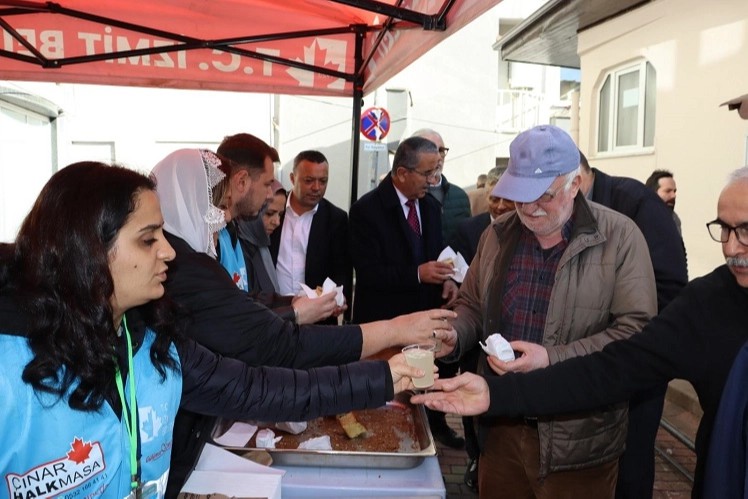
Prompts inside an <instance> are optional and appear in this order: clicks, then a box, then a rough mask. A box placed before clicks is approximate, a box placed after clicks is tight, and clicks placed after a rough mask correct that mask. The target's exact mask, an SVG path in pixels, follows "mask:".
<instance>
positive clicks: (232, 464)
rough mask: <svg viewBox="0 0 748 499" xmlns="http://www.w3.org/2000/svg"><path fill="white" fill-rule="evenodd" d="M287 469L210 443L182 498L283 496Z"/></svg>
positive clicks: (272, 498)
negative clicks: (283, 482) (275, 467)
mask: <svg viewBox="0 0 748 499" xmlns="http://www.w3.org/2000/svg"><path fill="white" fill-rule="evenodd" d="M284 473H285V471H283V470H278V469H274V468H269V467H267V466H262V465H260V464H257V463H253V462H252V461H249V460H247V459H244V458H241V457H239V456H237V455H235V454H232V453H231V452H228V451H225V450H223V449H221V448H219V447H216V446H214V445H211V444H206V445H205V447H204V448H203V451H202V453H201V454H200V460H199V461H198V462H197V466H196V467H195V471H193V472H192V474H190V477H189V478H188V479H187V483H185V484H184V487H182V491H181V493H180V494H179V497H180V498H188V497H189V498H194V497H208V496H212V495H213V494H224V495H226V496H228V497H267V498H268V499H281V479H282V478H283V474H284Z"/></svg>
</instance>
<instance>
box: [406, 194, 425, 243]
mask: <svg viewBox="0 0 748 499" xmlns="http://www.w3.org/2000/svg"><path fill="white" fill-rule="evenodd" d="M405 206H407V207H408V225H410V228H411V229H413V232H415V233H416V234H418V235H419V236H420V235H421V224H420V223H419V222H418V213H416V201H415V199H408V200H407V201H406V202H405Z"/></svg>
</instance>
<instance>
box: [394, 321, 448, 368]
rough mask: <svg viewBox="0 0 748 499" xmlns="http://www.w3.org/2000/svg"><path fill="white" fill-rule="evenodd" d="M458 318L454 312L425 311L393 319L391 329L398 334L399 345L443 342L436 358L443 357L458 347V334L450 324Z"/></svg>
mask: <svg viewBox="0 0 748 499" xmlns="http://www.w3.org/2000/svg"><path fill="white" fill-rule="evenodd" d="M456 317H457V314H456V313H455V312H453V311H452V310H443V309H432V310H424V311H423V312H413V313H411V314H405V315H399V316H397V317H395V318H394V319H391V327H393V328H394V329H395V331H396V332H397V336H398V337H397V344H399V345H412V344H414V343H436V342H437V341H439V340H441V341H442V348H441V350H440V351H439V352H436V356H437V357H443V356H444V355H447V354H449V353H451V352H452V350H453V349H454V348H455V345H457V332H456V331H455V330H454V328H453V327H452V323H451V322H450V321H451V320H453V319H455V318H456Z"/></svg>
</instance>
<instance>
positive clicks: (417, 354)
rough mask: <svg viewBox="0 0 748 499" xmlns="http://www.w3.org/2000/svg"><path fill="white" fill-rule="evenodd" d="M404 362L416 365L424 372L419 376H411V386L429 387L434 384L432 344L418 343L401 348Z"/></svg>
mask: <svg viewBox="0 0 748 499" xmlns="http://www.w3.org/2000/svg"><path fill="white" fill-rule="evenodd" d="M403 355H405V362H407V363H408V365H409V366H412V367H417V368H418V369H421V370H423V372H424V373H425V374H424V375H423V376H421V377H420V378H413V386H415V387H416V388H429V387H430V386H433V384H434V345H433V344H431V343H419V344H415V345H408V346H407V347H405V348H403Z"/></svg>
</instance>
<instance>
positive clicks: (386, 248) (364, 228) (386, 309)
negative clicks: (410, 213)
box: [350, 175, 444, 324]
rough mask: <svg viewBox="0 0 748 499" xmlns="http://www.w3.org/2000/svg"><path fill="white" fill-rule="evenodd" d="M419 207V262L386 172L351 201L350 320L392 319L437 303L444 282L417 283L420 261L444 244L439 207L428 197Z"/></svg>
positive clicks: (438, 303)
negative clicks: (353, 290)
mask: <svg viewBox="0 0 748 499" xmlns="http://www.w3.org/2000/svg"><path fill="white" fill-rule="evenodd" d="M419 206H420V211H421V231H422V237H423V242H424V258H423V260H422V261H418V260H417V258H416V256H415V253H414V250H413V247H412V246H411V243H410V242H409V239H408V234H409V233H410V232H412V229H411V228H410V226H409V225H408V222H407V221H406V220H405V215H404V214H403V209H402V206H401V205H400V199H399V198H398V197H397V193H396V192H395V187H394V185H393V184H392V178H391V176H390V175H387V177H385V179H384V180H382V182H381V183H380V184H379V186H378V187H377V188H376V189H374V190H373V191H370V192H367V193H366V194H364V195H363V196H362V197H361V199H359V200H358V201H356V202H355V203H353V206H351V211H350V220H351V224H350V227H351V258H352V259H353V266H354V268H355V269H356V297H355V302H354V303H353V322H355V323H357V324H361V323H364V322H370V321H375V320H381V319H390V318H392V317H396V316H398V315H402V314H407V313H411V312H416V311H419V310H427V309H429V308H438V307H439V306H440V305H441V303H442V299H441V291H442V287H441V286H440V285H435V284H423V283H419V282H418V265H419V264H420V263H423V262H428V261H432V260H436V258H437V257H438V256H439V253H441V250H442V249H444V245H443V244H442V227H441V208H440V206H439V203H438V202H437V201H436V199H434V198H433V197H432V196H424V197H423V198H421V199H420V200H419Z"/></svg>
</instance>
